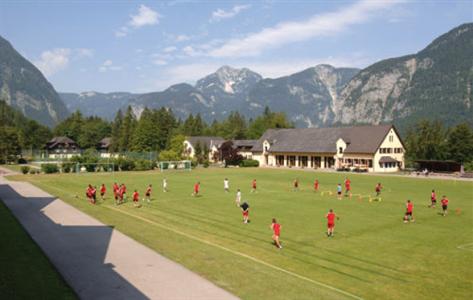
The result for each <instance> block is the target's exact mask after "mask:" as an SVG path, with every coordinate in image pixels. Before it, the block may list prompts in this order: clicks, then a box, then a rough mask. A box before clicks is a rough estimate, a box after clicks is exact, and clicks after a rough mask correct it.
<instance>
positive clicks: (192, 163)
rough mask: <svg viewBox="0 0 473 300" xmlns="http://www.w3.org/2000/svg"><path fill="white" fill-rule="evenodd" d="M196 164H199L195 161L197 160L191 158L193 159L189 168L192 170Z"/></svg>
mask: <svg viewBox="0 0 473 300" xmlns="http://www.w3.org/2000/svg"><path fill="white" fill-rule="evenodd" d="M198 164H199V162H198V161H197V159H195V158H193V159H192V160H191V167H192V169H195V168H196V167H197V165H198Z"/></svg>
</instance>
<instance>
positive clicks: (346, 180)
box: [345, 177, 351, 197]
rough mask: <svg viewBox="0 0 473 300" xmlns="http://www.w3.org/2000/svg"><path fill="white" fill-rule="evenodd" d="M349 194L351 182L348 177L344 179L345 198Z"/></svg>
mask: <svg viewBox="0 0 473 300" xmlns="http://www.w3.org/2000/svg"><path fill="white" fill-rule="evenodd" d="M350 194H351V181H350V179H348V177H347V178H346V179H345V197H346V196H349V195H350Z"/></svg>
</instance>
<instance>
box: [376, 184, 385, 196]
mask: <svg viewBox="0 0 473 300" xmlns="http://www.w3.org/2000/svg"><path fill="white" fill-rule="evenodd" d="M382 189H383V186H382V185H381V182H378V184H377V185H376V187H375V188H374V191H375V192H376V197H379V196H381V190H382Z"/></svg>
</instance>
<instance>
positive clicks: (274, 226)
mask: <svg viewBox="0 0 473 300" xmlns="http://www.w3.org/2000/svg"><path fill="white" fill-rule="evenodd" d="M270 227H271V229H272V230H273V241H274V244H275V245H276V247H278V248H279V249H282V245H281V242H280V241H279V236H280V235H281V228H282V226H281V225H280V224H278V222H276V219H275V218H273V222H272V223H271V225H270Z"/></svg>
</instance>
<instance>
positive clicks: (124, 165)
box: [117, 157, 135, 171]
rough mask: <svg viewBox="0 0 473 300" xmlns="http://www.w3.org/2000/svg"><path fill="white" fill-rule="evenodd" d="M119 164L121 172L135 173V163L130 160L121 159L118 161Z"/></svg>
mask: <svg viewBox="0 0 473 300" xmlns="http://www.w3.org/2000/svg"><path fill="white" fill-rule="evenodd" d="M117 163H118V167H119V168H120V170H121V171H133V170H134V169H135V162H134V161H133V160H131V159H129V158H123V157H120V158H119V159H117Z"/></svg>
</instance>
